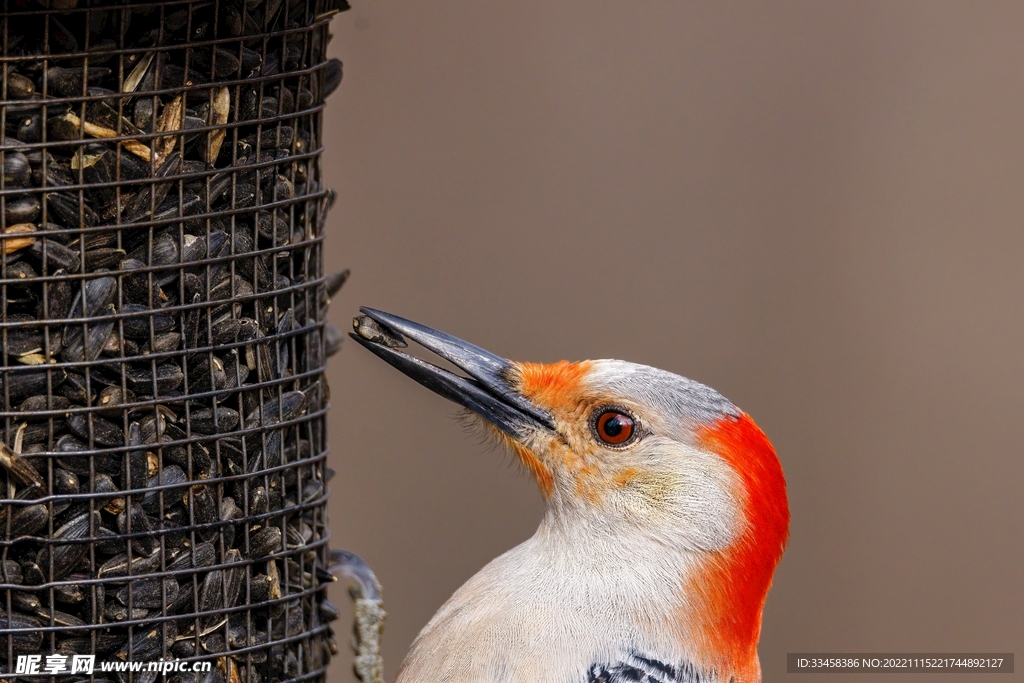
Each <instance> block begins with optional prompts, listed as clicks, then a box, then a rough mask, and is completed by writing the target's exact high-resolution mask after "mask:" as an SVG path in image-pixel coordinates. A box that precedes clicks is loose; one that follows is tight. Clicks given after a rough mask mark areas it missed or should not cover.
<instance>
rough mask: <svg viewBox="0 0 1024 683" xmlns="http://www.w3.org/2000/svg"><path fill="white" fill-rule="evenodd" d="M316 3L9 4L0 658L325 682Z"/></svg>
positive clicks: (328, 85)
mask: <svg viewBox="0 0 1024 683" xmlns="http://www.w3.org/2000/svg"><path fill="white" fill-rule="evenodd" d="M341 4H344V3H341ZM336 5H338V3H336V2H328V1H326V0H270V1H267V2H262V1H258V2H254V1H252V0H169V1H164V2H127V1H125V0H121V1H119V2H104V1H102V0H48V1H41V0H4V3H3V9H2V12H0V40H2V56H0V68H2V73H0V87H2V90H0V165H2V177H0V257H2V258H0V304H2V307H0V342H2V348H0V354H2V357H0V418H2V425H0V426H2V429H3V439H2V443H0V497H2V500H0V670H2V672H3V674H4V675H5V676H14V675H15V674H16V675H17V676H18V678H19V680H22V679H24V680H40V681H41V680H49V679H48V678H46V677H47V676H49V675H51V674H68V675H69V676H68V677H67V678H65V679H64V680H66V681H68V683H75V681H81V680H89V678H90V675H89V672H87V671H86V670H85V667H86V666H89V662H90V660H89V658H90V657H91V658H92V659H91V662H92V665H91V671H92V673H91V675H92V677H93V678H94V679H96V680H100V679H105V680H110V681H114V680H116V681H146V682H147V683H148V682H150V681H154V680H155V679H156V678H157V676H159V675H161V672H160V671H159V670H157V671H154V670H153V667H147V666H146V665H147V664H148V663H150V662H154V661H157V660H165V661H166V660H178V663H177V666H178V668H177V669H174V670H171V671H170V672H168V673H167V676H168V679H167V680H169V681H172V682H173V683H222V682H223V683H242V682H249V683H277V682H282V681H302V680H322V679H323V677H324V671H325V667H326V665H327V662H328V660H329V658H330V655H331V651H332V649H333V647H334V645H333V640H332V637H331V631H330V627H329V621H330V620H331V619H332V618H334V617H336V616H337V614H336V612H335V610H334V609H333V608H332V607H331V606H330V604H329V603H326V601H325V600H324V587H325V584H326V582H328V581H330V580H331V576H330V574H329V572H328V571H327V568H328V565H329V563H330V551H329V550H328V548H327V541H328V538H329V532H328V530H327V518H326V500H327V481H328V479H329V477H330V474H331V472H330V470H329V469H328V468H327V467H326V465H325V458H326V455H327V436H326V431H325V411H326V408H327V400H328V399H327V397H328V391H327V385H326V382H325V378H324V363H325V358H326V354H327V352H328V351H329V350H330V348H329V346H328V345H327V344H326V342H325V334H324V320H325V315H326V305H327V302H328V298H329V297H330V295H331V294H332V293H333V292H334V291H335V290H336V289H337V288H338V287H340V285H341V282H342V279H343V278H342V277H341V276H334V277H327V276H325V274H324V272H323V228H324V220H325V216H326V211H327V209H328V207H329V206H330V204H331V200H332V194H331V193H330V192H329V191H328V190H326V189H325V188H324V187H323V184H322V181H321V167H320V154H321V132H322V110H323V106H324V99H325V97H326V96H327V95H329V94H330V93H331V91H332V90H333V89H334V88H335V87H336V86H337V85H338V83H339V82H340V79H341V68H340V67H341V65H340V63H339V62H337V61H336V60H333V61H332V60H328V59H327V57H326V48H327V42H328V39H329V33H328V25H329V22H330V19H331V17H332V16H333V14H334V13H335V12H336V11H337V10H338V9H342V7H338V6H336ZM126 662H127V663H142V666H136V667H135V670H134V671H132V670H124V669H125V668H128V669H130V668H131V667H122V670H121V671H109V672H104V671H101V665H102V664H103V663H108V664H113V665H117V664H118V663H126ZM194 663H200V664H201V665H200V666H198V667H193V666H192V664H194ZM202 663H205V665H202ZM73 667H78V668H77V670H74V671H73V670H72V669H73ZM58 669H59V670H58ZM167 671H168V670H167V668H166V667H165V668H164V669H163V672H167Z"/></svg>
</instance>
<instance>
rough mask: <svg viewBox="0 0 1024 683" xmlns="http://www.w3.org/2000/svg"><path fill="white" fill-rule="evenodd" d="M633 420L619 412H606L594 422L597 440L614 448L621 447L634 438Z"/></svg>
mask: <svg viewBox="0 0 1024 683" xmlns="http://www.w3.org/2000/svg"><path fill="white" fill-rule="evenodd" d="M635 427H636V425H635V424H634V422H633V418H631V417H630V416H629V415H626V414H625V413H623V412H621V411H618V410H606V411H604V412H603V413H601V414H600V415H598V416H597V419H596V420H594V431H595V432H597V438H599V439H600V440H601V441H603V442H605V443H607V444H611V445H613V446H621V445H622V444H624V443H626V442H627V441H629V440H630V439H632V438H633V433H634V432H635V431H636V430H635Z"/></svg>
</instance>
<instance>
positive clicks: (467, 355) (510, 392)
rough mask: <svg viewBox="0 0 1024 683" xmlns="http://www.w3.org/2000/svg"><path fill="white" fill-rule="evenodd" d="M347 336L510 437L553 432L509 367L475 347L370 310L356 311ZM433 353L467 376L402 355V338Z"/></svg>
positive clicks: (549, 421) (548, 418)
mask: <svg viewBox="0 0 1024 683" xmlns="http://www.w3.org/2000/svg"><path fill="white" fill-rule="evenodd" d="M359 310H360V311H361V312H362V313H363V316H365V317H366V318H369V320H371V321H373V323H376V325H373V324H372V323H367V321H366V319H365V318H363V317H362V316H360V317H358V318H356V319H355V320H354V321H353V325H354V327H355V328H356V333H352V334H351V337H352V338H353V339H355V340H356V341H357V342H359V343H360V344H361V345H363V346H365V347H366V348H367V349H369V350H370V351H372V352H373V353H375V354H376V355H377V356H379V357H380V358H382V359H384V360H385V361H387V362H388V363H390V364H391V365H393V366H394V367H396V368H398V369H399V370H401V371H402V372H403V373H405V374H406V375H408V376H409V377H411V378H412V379H414V380H416V381H417V382H419V383H420V384H422V385H423V386H425V387H426V388H428V389H430V390H431V391H433V392H435V393H437V394H440V395H441V396H444V397H445V398H447V399H448V400H450V401H454V402H455V403H458V404H459V405H460V406H463V407H465V408H468V409H470V410H472V411H473V412H475V413H477V414H479V415H480V416H482V417H483V418H485V419H486V420H487V421H489V422H490V423H491V424H493V425H494V426H495V427H497V428H498V429H500V430H501V431H503V432H505V433H506V434H508V435H509V436H511V437H512V438H513V439H516V440H517V441H521V440H523V439H524V438H526V437H527V436H528V435H529V434H530V433H532V432H536V431H537V430H538V429H545V430H547V431H550V432H554V431H555V426H554V422H553V420H552V418H551V414H550V413H548V412H547V411H545V410H541V409H540V408H538V407H537V406H535V405H533V403H531V402H530V401H528V400H527V399H526V398H525V397H524V396H523V395H522V394H520V393H519V392H518V391H516V390H515V389H514V388H513V387H512V385H511V384H510V379H511V378H512V376H513V374H512V373H513V371H514V366H513V364H512V363H511V362H510V361H508V360H506V359H504V358H502V357H500V356H496V355H494V354H493V353H491V352H490V351H485V350H484V349H481V348H480V347H479V346H474V345H473V344H470V343H469V342H464V341H462V340H461V339H458V338H456V337H453V336H451V335H448V334H445V333H444V332H439V331H437V330H434V329H431V328H429V327H426V326H425V325H420V324H419V323H414V322H412V321H411V320H406V319H405V318H399V317H398V316H397V315H391V314H390V313H385V312H383V311H378V310H375V309H372V308H360V309H359ZM406 337H407V338H409V339H411V340H413V341H414V342H416V343H417V344H419V345H421V346H423V347H424V348H426V349H428V350H430V351H433V352H434V353H436V354H437V355H438V356H440V357H441V358H443V359H445V360H446V361H448V362H449V363H451V364H452V365H454V366H455V367H457V368H459V369H460V370H462V371H463V372H465V373H466V374H467V375H469V377H462V376H461V375H457V374H455V373H453V372H449V371H448V370H445V369H443V368H439V367H437V366H436V365H433V364H431V363H427V362H426V361H422V360H420V359H419V358H413V357H412V356H409V355H407V354H405V353H402V352H401V351H398V350H396V349H397V348H398V347H404V346H406V344H405V338H406Z"/></svg>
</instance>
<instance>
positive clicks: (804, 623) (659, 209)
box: [325, 0, 1024, 683]
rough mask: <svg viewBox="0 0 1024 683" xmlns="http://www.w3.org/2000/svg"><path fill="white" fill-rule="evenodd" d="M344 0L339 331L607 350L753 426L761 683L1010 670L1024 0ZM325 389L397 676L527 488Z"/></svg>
mask: <svg viewBox="0 0 1024 683" xmlns="http://www.w3.org/2000/svg"><path fill="white" fill-rule="evenodd" d="M353 4H354V5H355V7H354V9H353V10H352V11H350V12H347V13H345V14H342V15H339V16H338V17H337V18H336V19H335V21H334V25H333V30H334V33H335V39H334V42H333V45H332V50H333V52H334V55H335V56H338V57H340V58H341V59H342V60H343V61H344V63H345V80H344V82H343V84H342V86H341V88H340V89H339V90H338V92H337V93H336V94H335V95H334V98H333V99H332V101H331V104H330V106H329V107H328V109H327V113H326V128H327V135H326V143H325V144H326V148H327V153H326V155H325V161H326V165H327V168H326V175H327V180H328V184H329V185H331V186H333V187H334V188H336V189H337V190H338V193H339V198H338V202H337V204H336V205H335V208H334V210H333V213H332V214H331V220H330V224H329V231H328V232H329V236H328V240H327V247H328V254H329V255H328V261H329V265H331V266H332V267H333V269H339V268H341V267H351V268H352V272H353V275H352V279H351V280H350V282H349V284H347V285H346V287H345V288H344V289H343V290H342V292H341V293H340V294H339V295H338V296H337V297H335V299H334V301H333V302H332V306H331V316H332V318H333V320H334V322H335V324H336V325H338V326H340V327H343V328H347V326H348V325H349V320H350V319H351V316H352V315H353V314H354V313H355V312H356V309H357V307H358V306H359V305H360V304H365V305H371V306H374V307H378V308H382V309H385V310H388V311H391V312H394V313H397V314H400V315H403V316H407V317H410V318H413V319H414V320H417V321H420V322H423V323H425V324H428V325H431V326H434V327H437V328H439V329H442V330H445V331H447V332H450V333H452V334H455V335H458V336H460V337H463V338H465V339H467V340H470V341H473V342H475V343H477V344H479V345H481V346H484V347H486V348H488V349H491V350H493V351H496V352H499V353H502V354H505V355H508V356H510V357H513V358H517V359H522V360H534V361H555V360H559V359H562V358H569V359H582V358H607V357H613V358H624V359H628V360H632V361H636V362H641V363H646V364H650V365H654V366H658V367H661V368H665V369H668V370H672V371H674V372H677V373H680V374H684V375H687V376H689V377H692V378H694V379H697V380H700V381H702V382H705V383H707V384H710V385H712V386H714V387H715V388H717V389H719V390H720V391H722V392H723V393H724V394H725V395H726V396H728V397H729V398H731V399H732V400H734V401H735V402H736V403H737V404H739V405H740V406H741V407H742V408H744V409H745V410H746V411H747V412H749V413H750V414H752V415H753V416H754V418H755V419H756V420H757V421H758V423H759V424H760V425H761V426H762V427H763V428H764V430H765V431H766V432H767V434H768V435H769V437H770V438H771V439H772V440H773V442H774V443H775V445H776V448H777V450H778V452H779V454H780V457H781V459H782V462H783V466H784V467H785V470H786V475H787V478H788V481H789V493H790V501H791V507H792V513H793V524H792V540H791V542H790V546H789V550H788V552H787V554H786V556H785V558H784V559H783V562H782V564H781V566H780V568H779V571H778V572H777V574H776V579H775V585H774V588H773V590H772V592H771V594H770V595H769V598H768V605H767V609H766V612H765V620H764V629H763V635H762V639H761V649H760V651H761V661H762V666H763V669H764V674H765V680H766V681H778V680H784V679H787V678H794V675H789V676H787V674H786V673H785V666H786V664H785V660H786V657H785V655H786V652H789V651H819V652H825V651H847V652H857V651H890V652H891V651H901V650H909V651H915V650H916V651H958V650H959V651H972V650H973V651H1016V653H1017V657H1018V659H1020V658H1021V657H1024V588H1022V577H1024V568H1022V567H1024V457H1022V455H1024V453H1022V451H1024V416H1022V408H1024V358H1022V355H1021V350H1022V348H1024V314H1022V309H1024V306H1022V298H1024V41H1022V36H1024V5H1022V4H1020V3H997V2H990V3H984V4H982V3H964V2H933V1H929V2H900V3H892V2H863V1H860V2H856V3H813V2H802V3H782V2H772V3H751V2H748V3H733V4H724V3H715V4H711V3H701V4H696V3H682V2H649V3H635V2H604V1H595V0H572V1H564V2H518V3H493V2H479V1H476V0H474V1H469V0H465V1H461V2H443V3H427V2H397V1H391V2H370V1H369V0H358V1H357V0H353ZM329 375H330V380H331V386H332V390H333V401H332V403H333V408H332V413H331V447H332V454H331V460H332V462H331V465H332V466H333V467H334V468H335V469H336V470H337V471H338V476H337V477H336V478H335V479H334V481H333V482H332V484H331V486H332V491H333V502H332V506H331V517H332V528H333V542H332V544H333V545H334V546H335V547H344V548H347V549H350V550H353V551H355V552H357V553H360V554H361V555H362V556H363V557H364V558H366V559H367V561H369V562H370V564H371V565H372V566H373V567H374V569H375V570H376V571H377V573H378V575H379V577H380V579H381V581H382V582H383V584H384V589H385V598H386V602H385V607H386V608H387V610H388V612H389V617H388V628H387V631H386V633H385V655H386V663H387V675H388V677H389V678H391V677H392V676H393V675H394V673H395V671H396V669H397V667H398V664H399V663H400V661H401V658H402V656H403V655H404V653H405V651H406V649H407V647H408V646H409V643H410V641H411V640H412V638H413V637H414V636H415V634H416V633H417V632H418V630H419V629H420V628H421V627H422V626H423V625H424V624H425V623H426V621H427V620H428V619H429V618H430V616H431V615H432V614H433V613H434V611H435V610H436V609H437V608H438V607H439V606H440V605H441V603H442V602H443V601H444V600H445V599H446V598H447V597H448V596H449V595H450V594H451V593H452V592H453V591H454V590H455V589H456V588H457V587H458V586H459V585H460V584H461V583H462V582H463V581H464V580H465V579H467V578H468V577H469V576H470V575H472V574H473V573H475V572H476V571H477V570H478V569H479V568H480V567H481V566H483V565H484V564H485V563H486V562H488V561H489V560H490V559H492V558H493V557H495V556H497V555H498V554H500V553H501V552H503V551H505V550H507V549H508V548H510V547H512V546H513V545H515V544H517V543H519V542H521V541H522V540H524V539H526V538H527V537H528V536H529V535H530V534H532V532H533V530H534V529H535V527H536V525H537V523H538V521H539V519H540V516H541V511H542V510H541V499H540V496H539V494H538V493H537V491H536V489H535V487H534V485H533V482H532V481H531V480H530V479H529V478H528V477H527V476H525V475H524V474H522V473H521V472H519V470H518V468H517V467H516V466H515V465H514V464H511V459H510V457H509V456H508V455H507V454H504V453H500V452H494V451H492V450H491V449H489V447H488V446H487V445H485V444H482V443H481V441H480V439H479V438H478V437H477V436H475V435H473V434H467V433H466V432H465V431H464V429H463V428H461V427H460V425H459V424H458V423H457V422H455V421H453V420H452V419H451V417H452V416H453V415H454V414H455V408H454V406H453V405H452V404H449V403H447V402H445V401H444V400H442V399H440V398H437V397H435V396H433V395H432V394H430V393H429V392H428V391H426V390H425V389H422V388H421V387H419V386H417V385H415V384H414V383H413V382H411V381H409V380H408V379H406V378H404V377H402V376H401V375H400V374H399V373H398V372H396V371H395V370H393V369H391V368H390V367H388V366H386V365H385V364H384V363H382V362H381V361H379V360H377V359H376V358H374V357H372V356H371V355H370V354H369V353H367V352H365V351H364V350H362V349H360V348H358V347H357V346H356V345H355V344H346V345H345V348H344V349H343V350H342V352H341V353H340V354H339V355H338V356H335V357H334V358H333V359H332V361H331V366H330V371H329ZM332 597H333V599H334V600H335V601H336V602H338V603H339V605H342V606H343V607H345V609H346V610H347V609H348V601H347V596H346V595H345V593H344V591H343V590H341V589H340V588H339V589H334V590H333V591H332ZM338 625H339V643H340V645H341V647H342V648H343V650H342V652H341V653H340V655H339V656H338V657H337V658H336V661H335V663H334V665H333V670H332V680H333V681H337V682H339V683H341V682H344V681H349V680H353V679H352V678H351V674H350V663H351V657H350V655H349V653H348V651H347V638H348V623H347V620H343V621H340V622H338ZM1021 670H1024V662H1020V661H1018V663H1017V671H1018V672H1020V671H1021ZM868 678H869V677H867V676H850V675H848V676H835V677H832V679H834V680H847V679H848V680H851V681H853V680H856V681H858V682H860V683H863V682H864V681H866V680H868ZM880 678H882V679H883V680H887V681H893V680H897V678H894V677H893V676H888V677H885V676H882V677H880ZM974 678H975V679H978V680H984V681H986V682H988V681H991V680H993V679H991V678H990V677H983V676H982V677H979V676H975V677H974ZM1022 678H1024V677H1022V676H1021V674H1020V673H1018V674H1016V675H1014V676H1001V677H999V680H1010V679H1016V680H1021V679H1022ZM814 680H816V681H826V680H830V678H829V677H827V676H816V677H814ZM898 680H904V677H899V678H898ZM915 680H918V679H916V678H915ZM921 680H923V679H921ZM942 680H943V681H947V682H948V683H954V682H956V681H962V680H973V679H972V677H970V676H952V675H949V676H945V677H943V678H942Z"/></svg>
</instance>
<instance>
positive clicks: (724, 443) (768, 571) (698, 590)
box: [352, 308, 789, 669]
mask: <svg viewBox="0 0 1024 683" xmlns="http://www.w3.org/2000/svg"><path fill="white" fill-rule="evenodd" d="M361 310H362V312H363V314H364V315H363V316H361V317H360V318H357V319H356V334H353V335H352V336H353V337H354V338H355V339H356V340H357V341H358V342H359V343H361V344H362V345H363V346H365V347H366V348H368V349H369V350H370V351H372V352H373V353H375V354H376V355H378V356H379V357H381V358H382V359H384V360H385V361H387V362H388V363H390V364H391V365H393V366H394V367H396V368H398V369H399V370H401V371H402V372H403V373H405V374H406V375H408V376H409V377H411V378H412V379H414V380H416V381H417V382H419V383H420V384H423V385H424V386H426V387H428V388H429V389H431V390H433V391H435V392H436V393H438V394H440V395H442V396H444V397H445V398H448V399H450V400H452V401H454V402H456V403H458V404H460V405H461V406H463V407H465V408H467V409H468V410H470V411H472V412H473V413H475V414H476V415H478V416H480V417H481V418H483V421H484V422H485V424H487V425H488V426H489V427H490V428H491V429H492V430H493V431H494V432H495V433H496V434H497V435H498V436H499V438H500V439H501V440H503V441H504V442H505V443H506V444H507V445H508V446H509V447H510V448H511V449H512V450H513V451H514V452H515V454H516V455H517V456H518V459H519V460H520V461H521V462H522V464H523V465H524V466H525V467H526V468H527V469H528V470H529V471H530V472H531V473H532V474H533V476H534V478H535V479H536V481H537V484H538V486H539V488H540V490H541V492H542V493H543V495H544V497H545V499H546V501H547V505H548V515H547V517H546V519H545V524H546V527H547V530H548V532H549V533H558V534H564V535H565V537H567V538H568V537H575V538H576V539H577V540H578V541H583V542H599V543H602V544H603V547H616V546H618V547H621V548H622V549H623V550H622V552H623V554H624V556H625V557H628V555H629V554H630V553H635V552H637V551H638V549H647V550H648V551H649V552H664V553H665V554H666V556H677V557H683V558H685V560H684V562H685V564H686V565H687V567H686V571H685V572H683V573H682V574H681V575H680V581H681V582H682V585H680V587H679V588H680V594H681V595H683V596H685V598H683V599H682V602H683V603H685V604H683V605H682V606H681V609H685V612H686V613H685V614H681V615H680V619H681V620H684V621H685V622H686V625H685V627H684V628H685V630H686V631H687V633H686V636H685V637H686V638H687V639H688V640H689V641H690V642H693V643H694V645H695V648H696V649H697V650H698V651H699V652H703V653H704V654H706V657H705V659H706V660H708V661H710V662H711V663H712V665H714V666H717V663H719V662H720V663H722V664H725V663H729V664H730V668H733V669H735V667H736V665H737V663H738V662H748V661H749V662H752V664H750V665H751V666H755V667H756V666H757V659H756V645H757V640H758V637H759V633H760V624H761V612H762V608H763V605H764V600H765V596H766V595H767V591H768V588H769V585H770V583H771V578H772V574H773V572H774V570H775V566H776V564H777V563H778V561H779V559H780V558H781V555H782V552H783V549H784V547H785V543H786V539H787V536H788V526H789V509H788V504H787V499H786V485H785V479H784V478H783V474H782V468H781V466H780V464H779V460H778V458H777V457H776V455H775V451H774V449H773V448H772V446H771V444H770V443H769V441H768V439H767V438H766V437H765V435H764V434H763V433H762V432H761V430H760V429H759V428H758V427H757V426H756V425H755V424H754V422H753V420H751V419H750V417H748V416H747V415H746V414H745V413H743V412H742V411H740V410H739V409H738V408H737V407H736V406H735V405H733V404H732V403H731V402H730V401H729V400H727V399H726V398H724V397H723V396H722V395H721V394H719V393H718V392H716V391H715V390H713V389H711V388H709V387H707V386H705V385H703V384H700V383H698V382H694V381H692V380H689V379H686V378H684V377H680V376H678V375H675V374H672V373H670V372H666V371H664V370H658V369H656V368H651V367H648V366H644V365H638V364H635V363H628V362H625V361H619V360H593V361H582V362H566V361H562V362H558V363H551V364H537V363H519V362H514V361H510V360H506V359H504V358H501V357H499V356H496V355H494V354H492V353H490V352H488V351H485V350H484V349H481V348H479V347H477V346H474V345H472V344H469V343H468V342H465V341H462V340H460V339H457V338H455V337H452V336H450V335H447V334H444V333H443V332H439V331H437V330H433V329H431V328H429V327H425V326H423V325H420V324H418V323H414V322H412V321H409V320H405V319H403V318H400V317H398V316H394V315H391V314H388V313H384V312H382V311H377V310H374V309H369V308H363V309H361ZM406 338H408V339H411V340H413V341H415V342H417V343H418V344H420V345H422V346H423V347H425V348H426V349H428V350H430V351H432V352H434V353H436V354H437V355H438V356H440V357H441V358H443V359H445V360H447V361H448V362H450V363H451V364H453V365H454V366H455V367H456V368H458V369H459V370H461V371H462V372H464V373H465V376H463V375H459V374H456V373H454V372H449V371H448V370H445V369H442V368H440V367H438V366H436V365H433V364H431V363H427V362H425V361H423V360H420V359H418V358H415V357H413V356H411V355H408V354H407V353H404V352H402V351H400V350H399V348H402V347H404V346H405V344H406V342H405V339H406ZM581 536H582V537H584V538H580V537H581ZM634 558H635V555H634Z"/></svg>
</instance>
